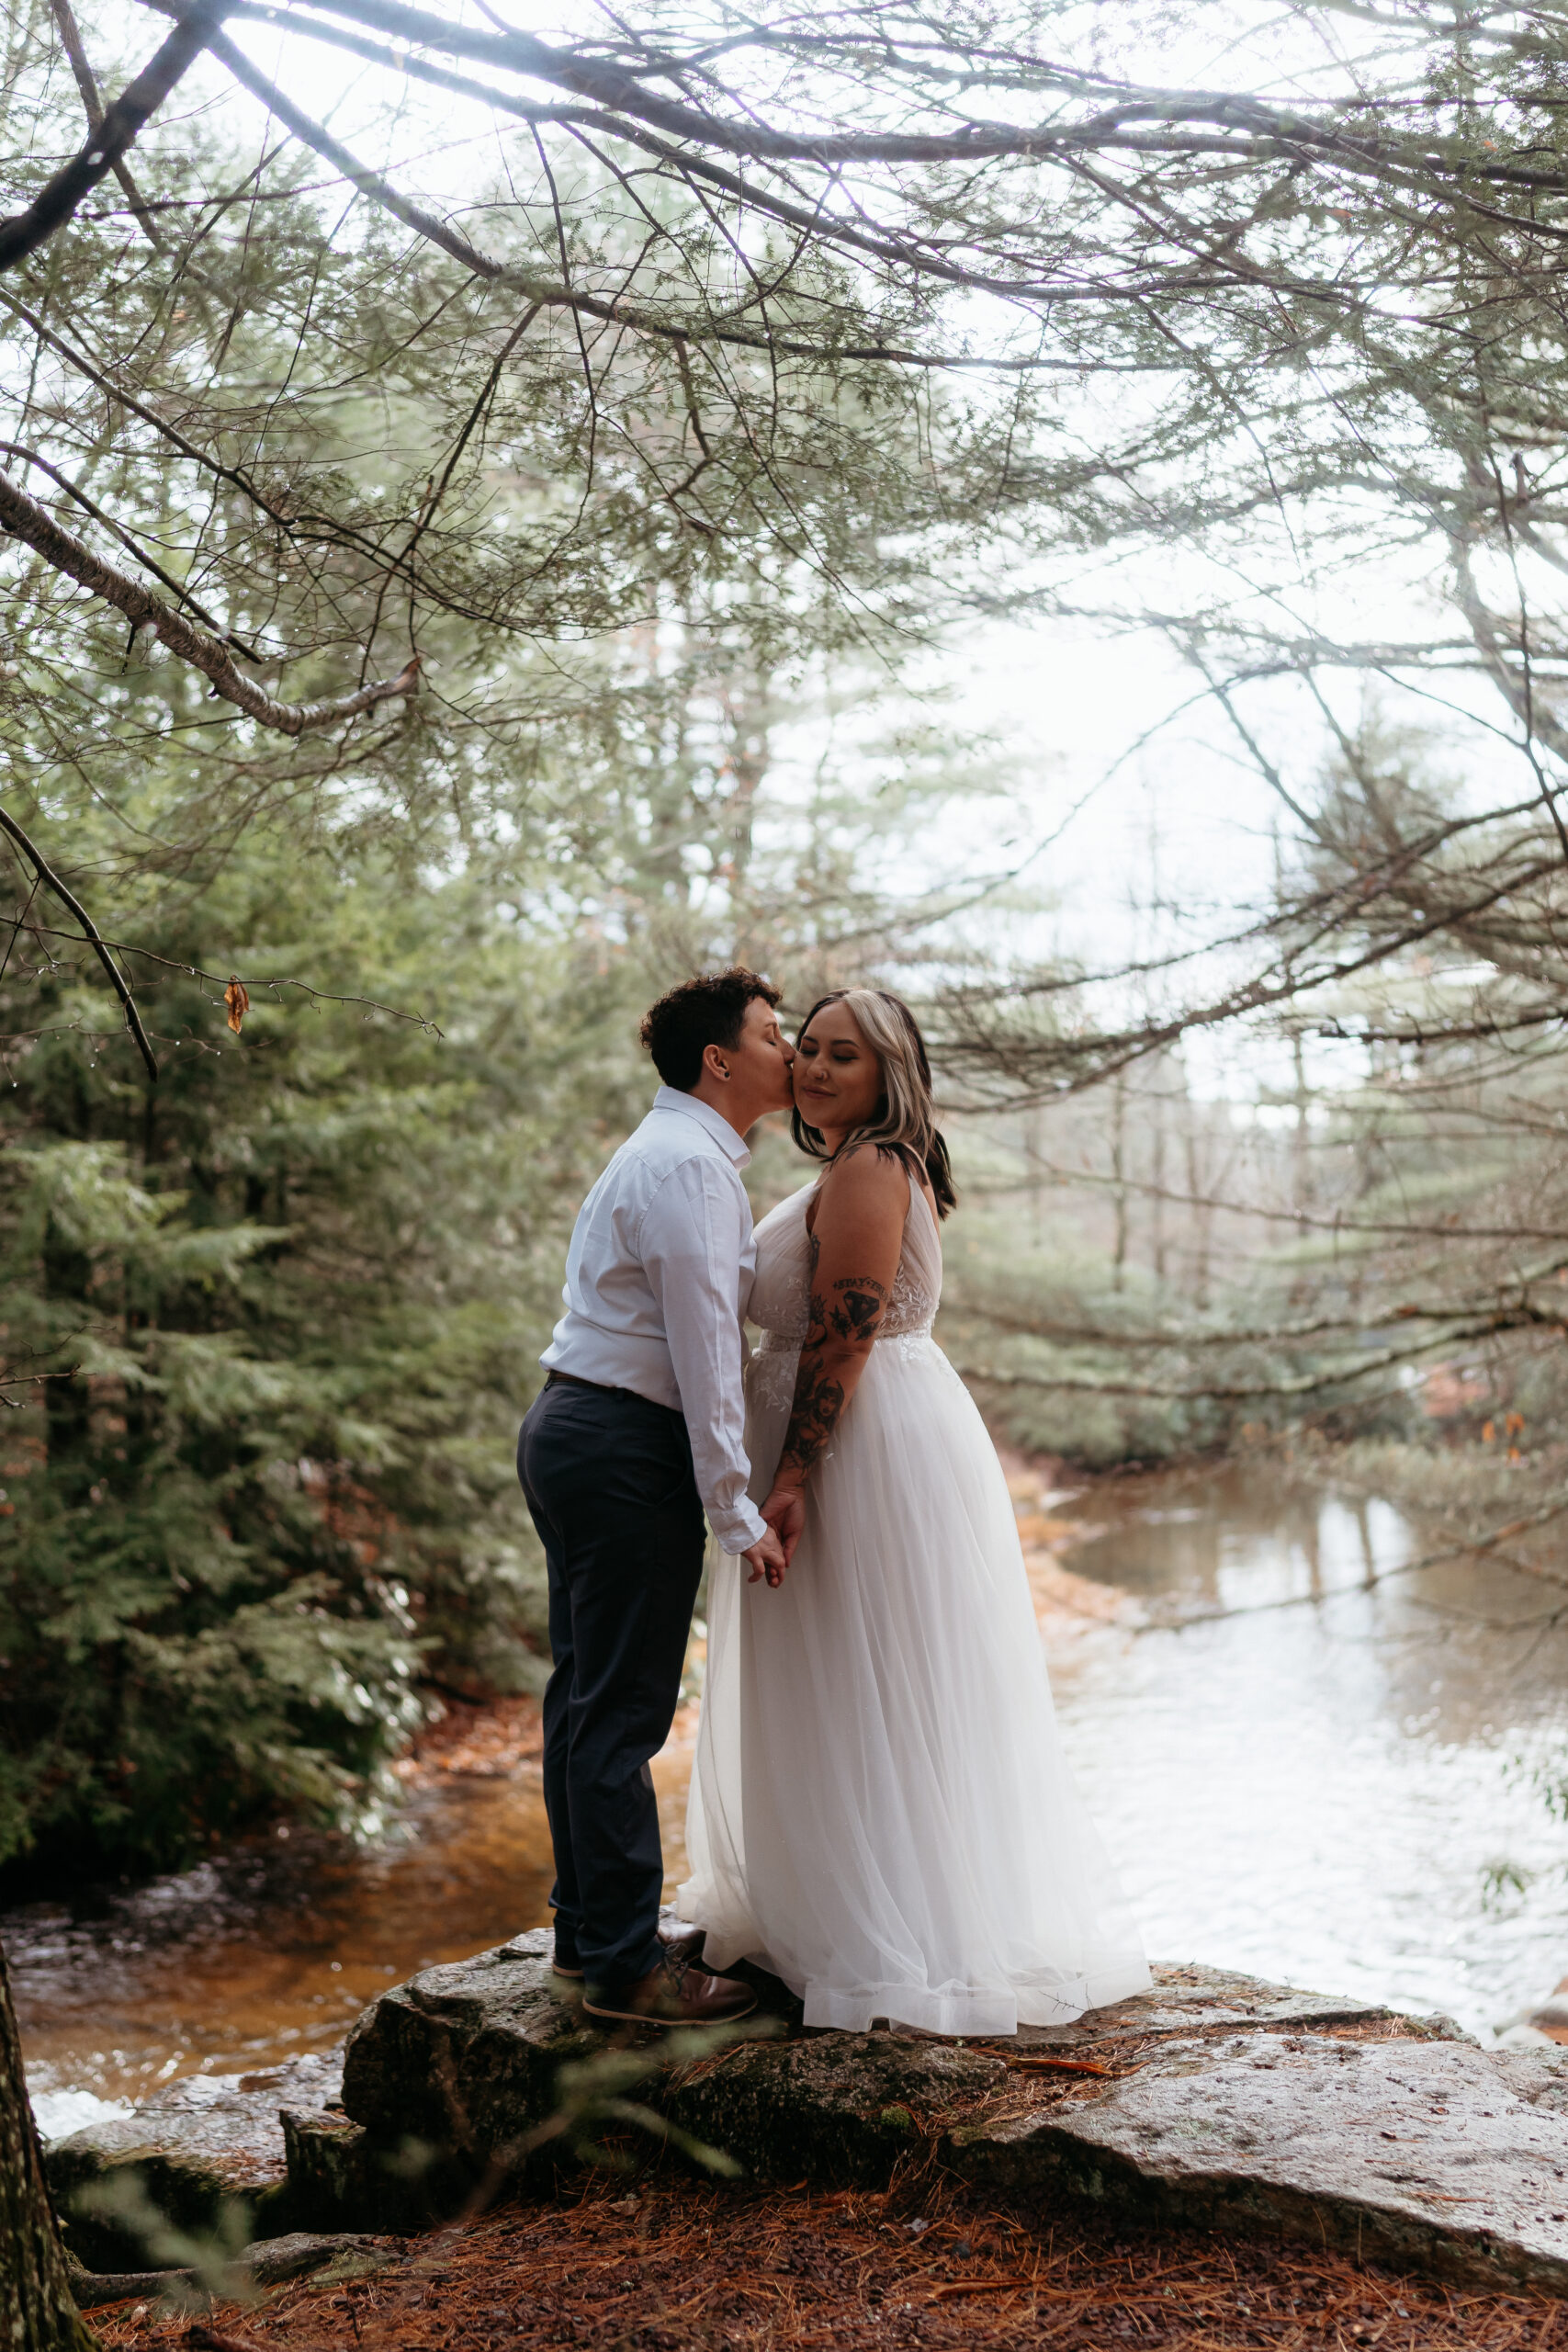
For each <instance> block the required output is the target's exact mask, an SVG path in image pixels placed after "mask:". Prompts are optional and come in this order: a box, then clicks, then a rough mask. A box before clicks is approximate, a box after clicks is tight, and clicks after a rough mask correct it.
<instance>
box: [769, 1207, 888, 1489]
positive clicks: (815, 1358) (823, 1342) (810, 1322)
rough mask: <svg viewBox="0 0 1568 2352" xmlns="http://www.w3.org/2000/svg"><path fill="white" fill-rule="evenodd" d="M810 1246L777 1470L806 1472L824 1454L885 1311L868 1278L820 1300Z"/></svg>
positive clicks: (849, 1281)
mask: <svg viewBox="0 0 1568 2352" xmlns="http://www.w3.org/2000/svg"><path fill="white" fill-rule="evenodd" d="M811 1244H812V1246H811V1276H812V1280H811V1305H810V1311H809V1316H808V1319H807V1332H806V1340H805V1343H804V1345H803V1346H802V1348H801V1351H800V1363H799V1367H798V1369H797V1371H796V1373H795V1402H794V1405H793V1407H792V1408H791V1410H790V1417H789V1429H788V1430H787V1432H786V1433H785V1436H784V1453H783V1454H782V1456H781V1457H780V1464H779V1466H780V1468H781V1469H782V1468H783V1467H784V1464H786V1463H787V1464H793V1465H794V1466H795V1468H797V1469H799V1470H803V1471H807V1472H809V1471H811V1470H813V1469H814V1468H815V1467H816V1465H817V1464H818V1462H819V1461H820V1460H821V1458H822V1456H823V1454H824V1453H826V1452H827V1450H828V1445H829V1440H830V1439H831V1437H832V1434H833V1431H834V1430H835V1429H836V1428H837V1427H838V1424H839V1419H840V1415H841V1414H842V1412H843V1409H844V1407H845V1406H846V1404H847V1403H848V1402H849V1398H850V1393H851V1391H852V1388H853V1386H854V1385H855V1381H856V1379H858V1377H859V1374H860V1371H861V1368H862V1365H863V1363H864V1360H865V1358H866V1357H867V1356H868V1355H869V1354H870V1352H871V1348H872V1343H873V1341H874V1340H875V1338H876V1334H877V1329H878V1326H879V1325H880V1323H881V1321H882V1317H883V1314H884V1312H885V1310H886V1306H887V1293H886V1290H885V1289H884V1288H883V1286H882V1284H881V1283H879V1282H876V1281H874V1279H873V1278H872V1276H871V1275H869V1274H848V1275H845V1276H843V1277H842V1278H841V1279H840V1281H838V1282H836V1283H834V1284H833V1295H832V1296H831V1297H830V1298H829V1297H828V1296H827V1295H824V1293H823V1292H822V1291H821V1290H820V1289H819V1288H818V1283H817V1256H818V1252H817V1237H816V1235H815V1234H813V1235H812V1237H811ZM846 1372H848V1373H850V1374H851V1376H850V1378H849V1380H848V1381H847V1382H846V1381H845V1379H844V1378H843V1376H842V1375H843V1374H845V1373H846Z"/></svg>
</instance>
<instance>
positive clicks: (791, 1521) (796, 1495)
mask: <svg viewBox="0 0 1568 2352" xmlns="http://www.w3.org/2000/svg"><path fill="white" fill-rule="evenodd" d="M761 1513H762V1517H763V1518H764V1519H765V1520H766V1521H767V1522H768V1525H769V1526H770V1527H771V1528H772V1529H773V1533H774V1534H775V1535H776V1536H777V1537H778V1539H779V1542H780V1543H781V1544H783V1545H784V1566H786V1567H788V1566H790V1565H791V1564H792V1563H793V1561H794V1559H795V1545H796V1544H798V1543H799V1541H800V1539H801V1536H802V1534H803V1533H804V1532H805V1529H806V1489H805V1487H774V1488H773V1493H772V1494H771V1495H770V1496H769V1497H768V1499H767V1501H766V1502H765V1503H763V1504H762V1505H761Z"/></svg>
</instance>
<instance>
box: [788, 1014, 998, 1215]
mask: <svg viewBox="0 0 1568 2352" xmlns="http://www.w3.org/2000/svg"><path fill="white" fill-rule="evenodd" d="M829 1004H841V1005H843V1006H845V1007H846V1008H847V1009H848V1011H849V1012H851V1013H852V1015H853V1017H854V1022H855V1026H856V1027H857V1028H858V1029H859V1031H860V1033H861V1035H862V1036H863V1038H864V1039H865V1042H866V1044H867V1045H868V1046H870V1047H871V1050H872V1052H873V1053H874V1055H875V1056H876V1058H877V1061H878V1063H879V1065H880V1067H881V1070H882V1095H881V1099H880V1101H879V1102H878V1103H877V1106H876V1110H875V1112H874V1114H873V1116H872V1117H871V1118H870V1119H869V1120H868V1121H867V1122H866V1124H865V1125H864V1126H861V1127H856V1128H854V1129H853V1130H852V1133H851V1134H849V1135H847V1136H845V1137H844V1140H843V1142H842V1144H841V1145H840V1150H842V1151H847V1150H849V1149H850V1148H851V1147H852V1145H854V1144H863V1143H869V1144H874V1145H875V1146H876V1148H877V1149H878V1150H879V1151H886V1152H887V1153H889V1154H890V1155H891V1156H892V1157H893V1158H894V1159H901V1160H903V1161H904V1162H905V1164H906V1166H908V1165H909V1164H910V1163H911V1162H912V1163H914V1164H915V1165H917V1166H919V1168H921V1169H923V1170H924V1171H925V1174H926V1177H927V1180H928V1181H929V1182H930V1184H931V1192H932V1193H933V1194H934V1196H935V1199H936V1209H937V1215H938V1216H946V1215H947V1213H948V1211H949V1210H950V1209H954V1208H956V1207H957V1206H958V1194H957V1193H956V1192H955V1191H954V1189H953V1167H952V1163H951V1162H950V1160H949V1159H948V1156H947V1146H946V1144H945V1143H944V1142H943V1140H942V1136H941V1135H940V1134H939V1133H938V1131H937V1125H936V1112H935V1108H934V1105H933V1104H932V1102H931V1058H930V1057H929V1055H928V1054H927V1052H926V1041H925V1039H924V1038H923V1037H922V1036H921V1035H920V1030H919V1023H918V1022H917V1021H916V1019H915V1016H914V1014H913V1013H912V1012H910V1010H909V1008H908V1005H907V1004H906V1003H905V1002H904V1000H903V998H902V997H897V996H893V995H891V994H890V993H889V992H888V990H887V989H832V990H831V991H830V992H829V994H828V995H827V996H821V997H818V1000H817V1001H816V1003H815V1004H814V1005H813V1006H812V1008H811V1010H810V1012H808V1013H807V1016H806V1018H805V1020H804V1021H803V1022H802V1023H801V1024H800V1028H799V1030H798V1032H797V1033H796V1037H797V1042H798V1039H799V1038H800V1037H804V1036H805V1035H806V1033H807V1030H808V1029H809V1028H810V1026H811V1024H812V1023H813V1022H814V1021H815V1020H816V1018H817V1016H818V1013H819V1012H822V1011H823V1010H824V1009H825V1008H826V1007H827V1006H828V1005H829ZM789 1124H790V1131H791V1133H792V1134H793V1136H795V1142H796V1143H797V1144H798V1145H799V1147H800V1148H801V1150H802V1151H804V1152H808V1153H809V1154H810V1156H811V1158H812V1159H833V1158H835V1157H836V1154H834V1153H832V1152H830V1151H829V1149H828V1146H827V1143H826V1141H825V1139H824V1137H823V1135H822V1132H821V1130H820V1128H818V1127H808V1126H807V1124H806V1121H805V1120H804V1119H803V1118H802V1117H801V1115H800V1113H799V1112H798V1111H794V1112H792V1113H791V1114H790V1123H789Z"/></svg>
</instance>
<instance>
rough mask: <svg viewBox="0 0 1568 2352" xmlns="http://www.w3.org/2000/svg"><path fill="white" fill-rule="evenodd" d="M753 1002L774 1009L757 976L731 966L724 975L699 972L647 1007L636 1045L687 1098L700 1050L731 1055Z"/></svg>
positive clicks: (773, 993)
mask: <svg viewBox="0 0 1568 2352" xmlns="http://www.w3.org/2000/svg"><path fill="white" fill-rule="evenodd" d="M758 997H761V1001H762V1002H763V1003H764V1004H777V1002H778V1001H779V991H778V989H776V988H774V986H773V982H772V981H771V980H765V979H763V978H762V976H761V972H749V971H748V970H747V969H746V967H745V965H744V964H734V965H732V966H731V967H730V968H729V970H728V972H699V973H698V974H697V977H696V978H695V979H692V980H682V982H681V985H680V987H679V988H674V989H671V990H670V993H669V995H668V996H661V997H660V1000H659V1002H658V1003H657V1004H654V1005H650V1006H649V1009H648V1011H647V1012H645V1013H644V1015H643V1019H642V1042H643V1044H644V1045H645V1046H647V1047H648V1050H649V1053H650V1054H651V1055H652V1056H653V1067H654V1069H656V1070H657V1071H658V1072H659V1075H660V1078H661V1079H662V1080H664V1083H665V1085H666V1086H675V1087H679V1089H680V1091H681V1092H682V1094H689V1093H690V1092H691V1091H692V1089H693V1087H694V1086H695V1084H696V1082H697V1080H698V1079H699V1078H701V1076H702V1074H703V1052H704V1049H705V1047H706V1046H728V1048H729V1049H730V1051H731V1052H733V1051H734V1049H735V1047H736V1046H739V1043H740V1024H741V1023H742V1022H743V1021H744V1020H745V1018H746V1008H747V1006H748V1005H749V1004H750V1003H751V1002H752V1001H754V999H756V998H758Z"/></svg>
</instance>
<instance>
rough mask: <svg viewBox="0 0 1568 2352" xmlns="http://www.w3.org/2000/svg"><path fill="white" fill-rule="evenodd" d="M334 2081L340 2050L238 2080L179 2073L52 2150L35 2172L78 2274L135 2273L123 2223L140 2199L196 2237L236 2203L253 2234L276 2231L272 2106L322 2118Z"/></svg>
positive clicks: (279, 2197) (142, 2258) (278, 2199)
mask: <svg viewBox="0 0 1568 2352" xmlns="http://www.w3.org/2000/svg"><path fill="white" fill-rule="evenodd" d="M342 2081H343V2053H342V2052H341V2051H332V2052H324V2053H322V2054H321V2055H313V2054H312V2055H307V2056H302V2057H299V2058H292V2059H289V2060H288V2061H286V2062H285V2063H284V2064H281V2065H278V2066H273V2067H267V2068H265V2069H262V2070H260V2071H258V2072H255V2073H253V2074H248V2075H184V2076H183V2077H182V2078H181V2079H180V2080H179V2081H177V2082H173V2083H170V2084H168V2085H167V2086H165V2087H164V2089H163V2090H161V2091H156V2092H154V2094H153V2096H152V2098H149V2099H144V2100H143V2101H142V2103H141V2106H140V2107H139V2108H137V2109H136V2110H135V2112H134V2113H133V2114H130V2115H124V2116H114V2117H111V2118H109V2120H107V2121H106V2122H102V2123H90V2124H88V2125H86V2126H85V2129H84V2130H82V2131H73V2132H72V2133H71V2134H70V2136H69V2138H67V2139H63V2140H56V2141H54V2142H52V2143H51V2144H50V2145H49V2147H47V2148H46V2149H45V2151H44V2170H45V2173H46V2175H47V2176H48V2179H49V2184H50V2187H51V2189H52V2190H53V2192H54V2196H55V2199H56V2201H57V2203H58V2204H59V2206H60V2208H61V2211H62V2215H63V2217H64V2219H65V2221H66V2224H67V2230H68V2235H69V2239H70V2245H71V2249H72V2251H73V2254H75V2255H76V2256H77V2257H78V2258H79V2259H80V2260H81V2261H82V2262H84V2263H85V2265H86V2266H87V2267H88V2268H89V2269H94V2270H109V2269H117V2268H128V2267H130V2266H132V2265H135V2264H140V2266H141V2267H143V2268H145V2267H147V2254H148V2248H147V2246H146V2245H145V2244H144V2243H143V2240H142V2237H141V2233H140V2232H139V2231H138V2229H137V2228H136V2227H135V2225H134V2223H133V2222H132V2220H131V2219H130V2216H131V2214H132V2213H133V2211H135V2210H136V2209H137V2208H138V2207H139V2206H140V2205H141V2202H142V2200H143V2199H145V2200H146V2201H149V2202H151V2204H152V2205H153V2206H155V2207H156V2208H157V2211H159V2213H161V2214H162V2215H163V2216H164V2218H165V2219H166V2220H167V2221H168V2222H170V2223H172V2224H173V2226H174V2227H175V2229H176V2230H179V2231H184V2232H187V2233H194V2234H197V2235H203V2234H207V2233H210V2232H211V2231H212V2230H213V2229H215V2228H216V2227H217V2226H218V2223H219V2221H220V2216H222V2215H223V2213H224V2211H225V2209H226V2208H228V2207H230V2206H231V2204H232V2203H233V2201H234V2200H235V2199H243V2202H244V2205H245V2207H246V2209H247V2215H248V2219H249V2221H250V2222H251V2223H252V2225H253V2226H259V2227H261V2228H265V2226H266V2220H267V2217H268V2216H269V2215H275V2216H276V2226H277V2227H278V2228H279V2229H282V2228H285V2227H287V2226H288V2221H287V2217H286V2210H285V2209H286V2205H287V2177H288V2174H287V2157H286V2151H285V2146H284V2134H283V2120H282V2109H284V2108H286V2107H287V2108H294V2109H302V2110H304V2111H306V2112H314V2111H319V2110H321V2109H325V2108H326V2107H327V2105H328V2103H329V2102H330V2101H335V2100H336V2099H337V2098H338V2097H339V2095H340V2092H341V2089H342ZM138 2190H139V2191H140V2195H138V2194H137V2193H136V2192H137V2191H138Z"/></svg>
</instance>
